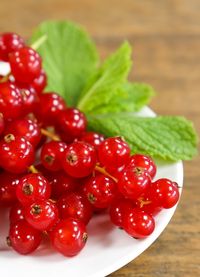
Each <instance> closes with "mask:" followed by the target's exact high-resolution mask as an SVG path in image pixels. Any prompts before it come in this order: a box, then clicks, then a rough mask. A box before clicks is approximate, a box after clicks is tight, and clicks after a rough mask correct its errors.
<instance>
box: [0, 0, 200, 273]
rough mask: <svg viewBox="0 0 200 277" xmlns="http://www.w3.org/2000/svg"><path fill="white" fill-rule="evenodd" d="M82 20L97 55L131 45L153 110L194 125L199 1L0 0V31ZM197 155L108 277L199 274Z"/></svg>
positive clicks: (199, 68) (136, 73)
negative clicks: (162, 213) (175, 198)
mask: <svg viewBox="0 0 200 277" xmlns="http://www.w3.org/2000/svg"><path fill="white" fill-rule="evenodd" d="M47 19H48V20H49V19H67V20H73V21H76V22H78V23H80V24H82V25H84V26H85V28H86V29H87V30H88V32H89V33H90V34H91V35H92V37H93V38H94V40H95V41H96V43H97V47H98V49H99V52H100V54H101V56H102V58H103V57H105V56H106V55H107V54H109V53H110V52H112V51H113V50H114V49H116V48H117V47H118V46H119V45H120V44H121V43H122V41H123V40H125V39H127V40H128V41H129V42H130V43H131V45H132V47H133V70H132V72H131V75H130V79H131V80H134V81H142V82H147V83H149V84H151V85H152V86H153V87H154V88H155V90H156V91H157V96H156V98H155V99H154V100H153V101H152V104H151V107H152V108H153V109H154V110H155V111H156V113H158V114H178V115H184V116H186V117H187V118H189V119H191V120H192V121H193V122H194V124H195V126H196V128H197V130H198V131H200V124H199V123H200V104H199V103H200V89H199V87H200V1H199V0H159V1H158V0H123V1H122V0H40V1H38V0H13V1H12V0H1V1H0V32H5V31H13V32H17V33H19V34H20V35H21V36H23V37H25V38H28V37H29V36H30V35H31V33H32V31H33V29H34V28H35V27H36V26H37V25H38V24H39V23H41V22H42V21H44V20H47ZM199 179H200V170H199V158H196V159H194V160H193V161H192V162H187V163H185V187H184V192H183V196H182V200H181V203H180V205H179V207H178V209H177V212H176V214H175V216H174V217H173V220H172V223H171V224H170V225H169V226H168V228H167V230H166V231H165V232H164V234H162V235H161V237H160V238H159V239H158V241H157V242H156V243H155V244H154V245H152V246H151V247H150V248H149V249H148V250H147V251H146V252H145V253H143V254H142V255H141V256H140V257H138V258H137V259H136V260H134V261H133V262H131V263H130V264H129V265H127V266H125V267H124V268H122V269H120V270H119V271H117V272H115V273H113V274H112V275H111V276H112V277H127V276H130V277H131V276H134V277H147V276H148V277H156V276H159V277H173V276H174V277H186V276H187V277H190V276H200V259H199V251H200V241H199V234H200V221H199V216H198V211H199V208H200V200H199V192H200V191H199Z"/></svg>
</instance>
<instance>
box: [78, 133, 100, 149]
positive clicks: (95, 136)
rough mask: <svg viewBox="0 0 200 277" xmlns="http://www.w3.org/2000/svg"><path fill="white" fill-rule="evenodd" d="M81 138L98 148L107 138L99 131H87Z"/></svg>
mask: <svg viewBox="0 0 200 277" xmlns="http://www.w3.org/2000/svg"><path fill="white" fill-rule="evenodd" d="M80 140H82V141H85V142H87V143H89V144H91V145H92V146H94V147H95V148H96V149H97V148H98V147H99V145H100V144H101V143H102V142H103V141H104V140H105V138H104V136H103V135H102V134H99V133H95V132H85V133H84V134H83V135H82V137H81V138H80Z"/></svg>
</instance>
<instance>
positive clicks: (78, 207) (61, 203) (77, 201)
mask: <svg viewBox="0 0 200 277" xmlns="http://www.w3.org/2000/svg"><path fill="white" fill-rule="evenodd" d="M57 207H58V210H59V215H60V218H61V219H66V218H68V217H72V218H75V219H78V220H80V221H82V222H83V223H85V224H86V225H87V224H88V222H89V221H90V219H91V217H92V213H93V209H92V206H91V205H90V203H89V202H88V200H87V199H86V198H85V197H84V196H83V195H81V194H79V193H74V192H72V193H70V194H68V195H63V196H61V198H60V199H59V200H58V202H57Z"/></svg>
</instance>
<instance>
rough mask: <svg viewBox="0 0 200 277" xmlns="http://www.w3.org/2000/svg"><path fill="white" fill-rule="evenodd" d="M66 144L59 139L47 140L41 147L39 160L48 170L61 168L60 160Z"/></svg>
mask: <svg viewBox="0 0 200 277" xmlns="http://www.w3.org/2000/svg"><path fill="white" fill-rule="evenodd" d="M66 149H67V144H66V143H64V142H61V141H49V142H47V143H45V144H44V145H43V147H42V150H41V154H40V160H41V163H42V164H43V166H44V167H45V168H46V169H48V170H50V171H58V170H61V169H62V160H63V159H64V151H65V150H66Z"/></svg>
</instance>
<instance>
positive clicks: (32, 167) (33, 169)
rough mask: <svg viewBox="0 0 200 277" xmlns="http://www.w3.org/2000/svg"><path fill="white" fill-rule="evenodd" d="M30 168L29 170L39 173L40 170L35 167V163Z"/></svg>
mask: <svg viewBox="0 0 200 277" xmlns="http://www.w3.org/2000/svg"><path fill="white" fill-rule="evenodd" d="M28 170H29V171H30V172H31V173H39V171H38V170H37V169H36V168H35V166H34V165H31V166H29V168H28Z"/></svg>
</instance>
